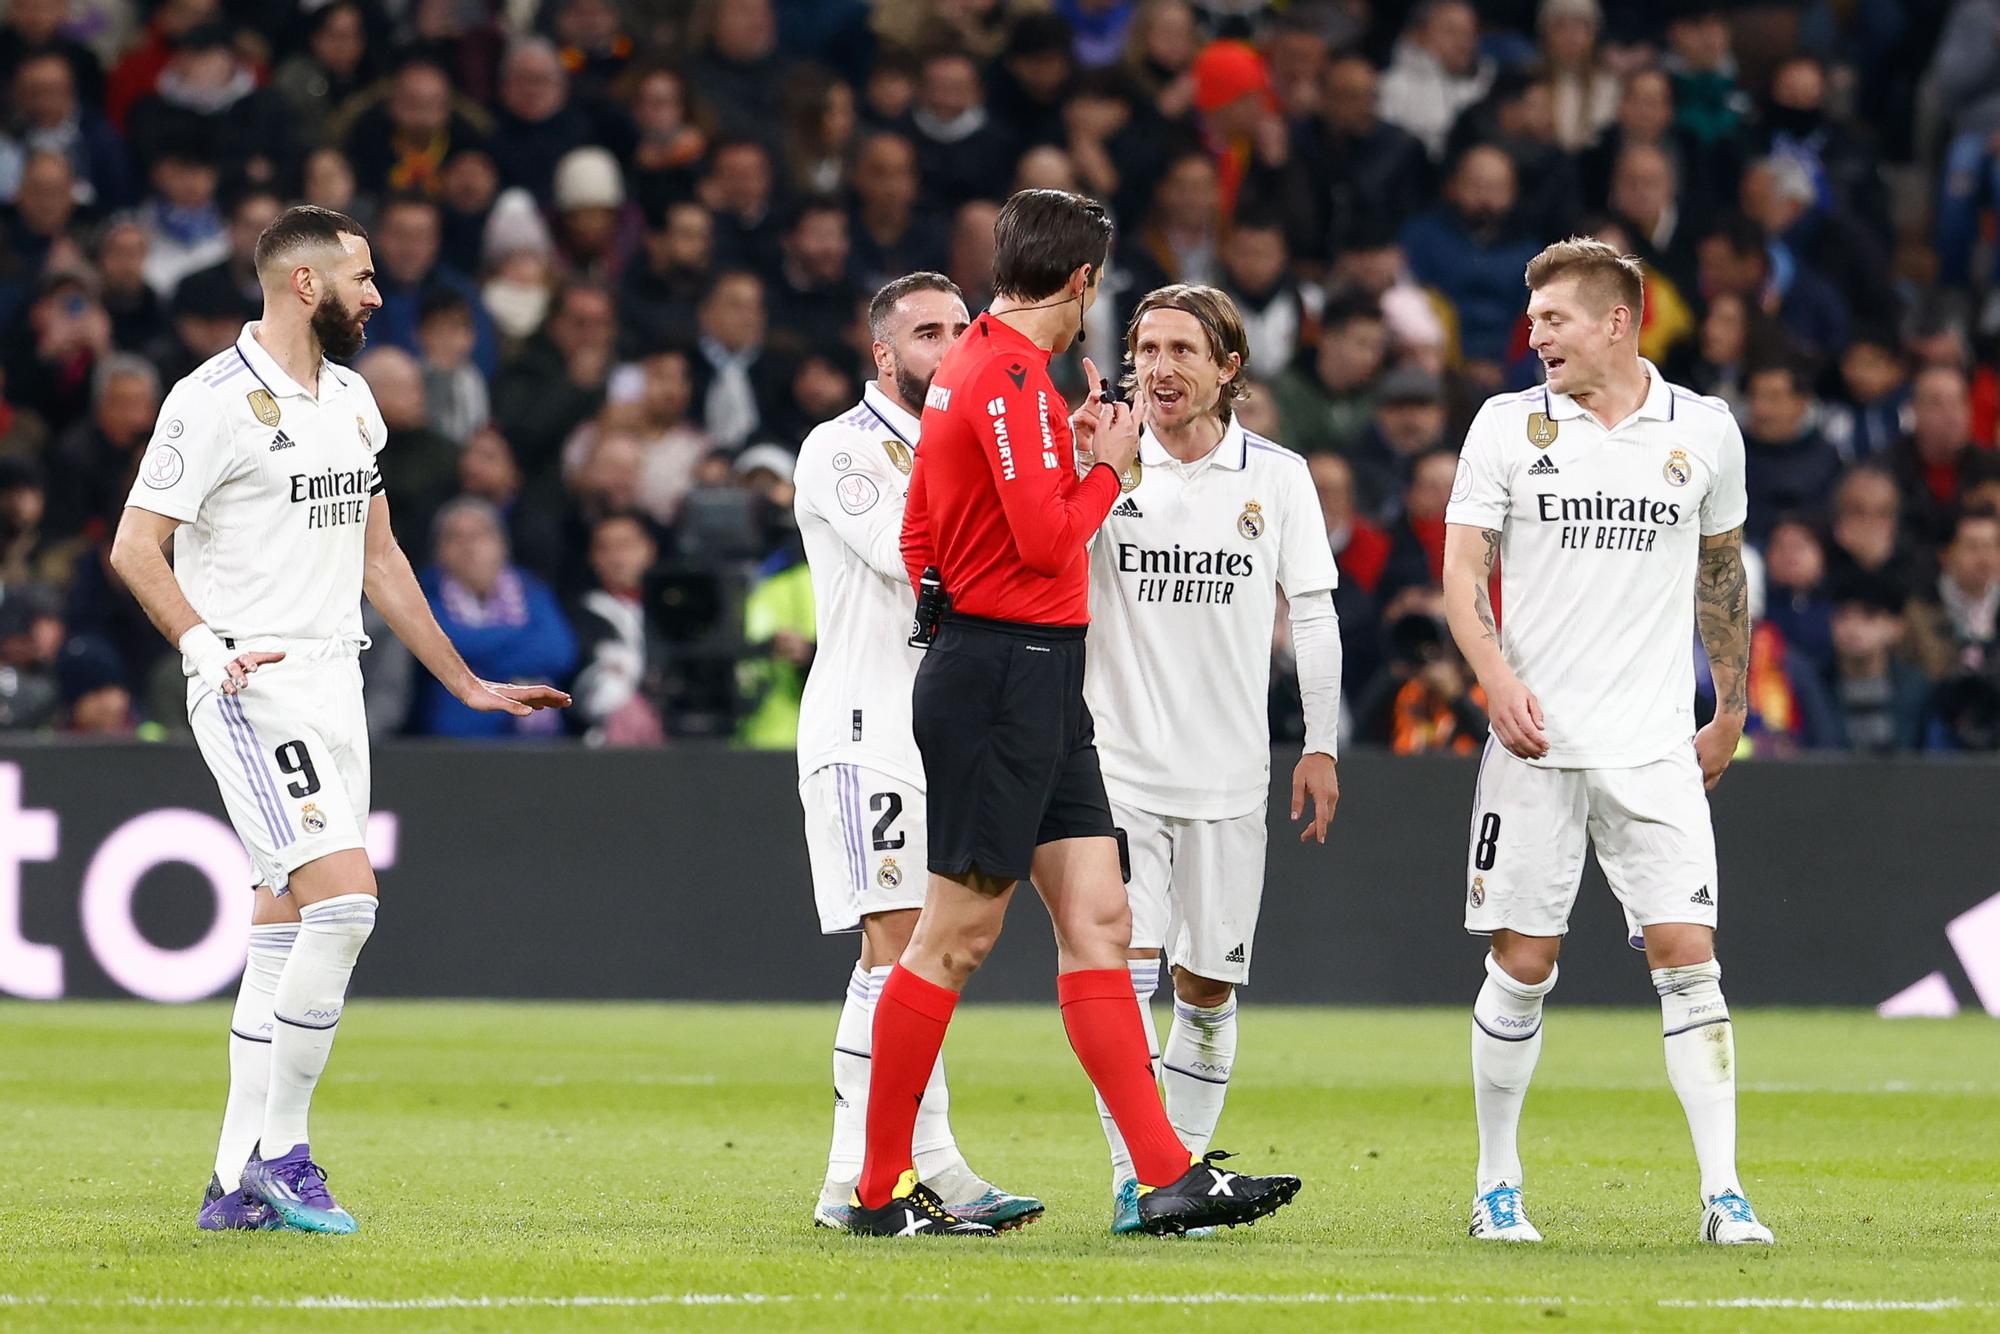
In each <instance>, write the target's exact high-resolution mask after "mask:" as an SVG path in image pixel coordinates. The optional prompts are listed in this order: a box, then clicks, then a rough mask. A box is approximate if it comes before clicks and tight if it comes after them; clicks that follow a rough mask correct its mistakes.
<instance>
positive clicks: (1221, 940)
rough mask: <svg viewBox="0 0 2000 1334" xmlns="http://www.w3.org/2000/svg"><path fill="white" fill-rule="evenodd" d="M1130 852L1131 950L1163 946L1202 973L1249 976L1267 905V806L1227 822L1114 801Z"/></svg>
mask: <svg viewBox="0 0 2000 1334" xmlns="http://www.w3.org/2000/svg"><path fill="white" fill-rule="evenodd" d="M1111 818H1112V820H1113V821H1114V822H1116V823H1117V825H1118V827H1119V828H1120V829H1123V830H1124V831H1125V841H1126V843H1127V845H1128V846H1129V848H1130V850H1131V856H1132V880H1131V882H1130V883H1129V884H1128V885H1126V887H1125V890H1126V894H1127V896H1128V897H1129V898H1130V899H1131V903H1132V948H1133V949H1136V950H1155V949H1156V950H1161V951H1163V952H1164V953H1165V954H1166V957H1167V960H1168V962H1170V963H1173V964H1178V965H1179V966H1180V967H1182V968H1185V969H1187V970H1188V971H1189V972H1191V973H1194V974H1196V975H1198V976H1201V977H1206V978H1211V979H1213V980H1215V981H1217V982H1228V983H1231V984H1233V985H1235V986H1242V985H1244V984H1245V983H1247V982H1249V980H1250V956H1251V953H1252V952H1253V951H1254V950H1255V948H1256V936H1257V913H1258V911H1259V910H1260V909H1261V908H1262V907H1263V906H1264V847H1265V842H1266V840H1267V839H1268V838H1269V835H1270V831H1269V829H1268V828H1267V826H1266V824H1265V812H1264V807H1263V806H1262V805H1261V804H1260V805H1259V806H1258V807H1257V809H1256V810H1254V811H1251V812H1249V813H1248V814H1245V815H1238V816H1234V817H1232V818H1230V819H1227V820H1183V819H1179V818H1176V817H1174V816H1168V815H1154V814H1152V813H1150V812H1147V811H1140V810H1134V809H1133V808H1132V807H1130V806H1125V805H1121V804H1120V803H1118V802H1116V801H1114V802H1112V803H1111Z"/></svg>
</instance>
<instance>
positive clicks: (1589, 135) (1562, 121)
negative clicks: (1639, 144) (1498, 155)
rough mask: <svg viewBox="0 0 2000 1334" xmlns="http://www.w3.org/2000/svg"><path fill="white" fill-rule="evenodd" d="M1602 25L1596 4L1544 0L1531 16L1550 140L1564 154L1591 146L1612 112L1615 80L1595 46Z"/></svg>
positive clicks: (1585, 0)
mask: <svg viewBox="0 0 2000 1334" xmlns="http://www.w3.org/2000/svg"><path fill="white" fill-rule="evenodd" d="M1603 25H1604V14H1603V11H1602V10H1600V9H1599V8H1598V5H1597V0H1543V3H1542V5H1541V9H1540V12H1539V13H1538V14H1537V15H1536V27H1537V28H1538V29H1539V30H1540V35H1541V48H1542V65H1543V69H1544V70H1545V72H1546V76H1547V78H1548V80H1549V91H1550V94H1551V95H1552V98H1553V106H1552V107H1551V109H1550V110H1551V114H1552V119H1553V124H1554V129H1555V141H1556V144H1557V145H1558V146H1559V147H1560V148H1561V149H1562V150H1563V151H1564V152H1565V153H1575V152H1579V151H1580V150H1582V149H1585V148H1588V147H1590V145H1591V144H1593V143H1595V142H1596V141H1597V137H1598V135H1600V134H1601V133H1603V132H1604V130H1605V128H1606V127H1607V126H1609V125H1610V124H1611V121H1612V117H1613V116H1614V115H1615V114H1616V112H1617V108H1618V101H1619V87H1618V77H1617V74H1616V72H1615V71H1614V70H1613V68H1612V65H1611V62H1610V61H1609V60H1607V59H1606V58H1605V53H1604V52H1603V51H1602V50H1601V49H1600V48H1599V46H1598V38H1599V37H1600V36H1601V35H1602V30H1603Z"/></svg>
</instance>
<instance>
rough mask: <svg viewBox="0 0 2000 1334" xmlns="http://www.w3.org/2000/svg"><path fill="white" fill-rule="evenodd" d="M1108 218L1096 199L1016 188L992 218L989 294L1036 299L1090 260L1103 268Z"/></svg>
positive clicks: (1050, 292) (1093, 265)
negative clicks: (991, 279)
mask: <svg viewBox="0 0 2000 1334" xmlns="http://www.w3.org/2000/svg"><path fill="white" fill-rule="evenodd" d="M1110 248H1111V217H1110V215H1109V214H1107V213H1106V212H1105V211H1104V205H1102V204H1100V203H1098V202H1097V201H1096V200H1095V199H1088V198H1085V197H1084V196H1083V195H1079V194H1072V193H1071V192H1069V191H1068V190H1021V191H1017V192H1016V193H1015V195H1014V197H1013V198H1012V199H1009V200H1008V201H1007V203H1006V205H1005V206H1004V207H1003V208H1002V209H1001V210H1000V216H999V217H998V218H996V219H995V220H994V222H993V295H995V296H1006V297H1015V298H1018V299H1021V300H1025V301H1036V300H1040V299H1041V298H1042V297H1045V296H1051V295H1053V294H1055V293H1056V292H1058V291H1060V290H1061V289H1062V286H1063V284H1064V283H1066V282H1068V281H1069V276H1070V275H1071V274H1072V273H1075V272H1076V271H1077V269H1078V268H1079V267H1081V266H1082V265H1085V264H1088V265H1090V270H1091V275H1092V277H1093V278H1094V277H1095V276H1096V275H1097V274H1099V273H1101V272H1103V270H1104V255H1105V252H1106V251H1107V250H1109V249H1110Z"/></svg>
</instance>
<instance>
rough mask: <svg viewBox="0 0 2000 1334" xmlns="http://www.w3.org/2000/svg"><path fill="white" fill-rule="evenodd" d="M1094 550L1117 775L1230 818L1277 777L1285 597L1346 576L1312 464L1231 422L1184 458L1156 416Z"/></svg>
mask: <svg viewBox="0 0 2000 1334" xmlns="http://www.w3.org/2000/svg"><path fill="white" fill-rule="evenodd" d="M1130 480H1131V479H1130V475H1129V474H1128V476H1127V482H1128V487H1127V489H1126V491H1125V494H1124V495H1122V496H1120V497H1119V498H1118V503H1117V504H1115V505H1113V506H1112V507H1111V514H1110V516H1109V517H1108V518H1106V519H1105V521H1104V526H1103V527H1102V528H1101V529H1099V530H1098V534H1097V540H1096V541H1095V542H1094V543H1093V544H1092V546H1091V551H1090V639H1089V648H1088V653H1087V654H1086V669H1085V674H1084V697H1085V698H1086V699H1087V700H1088V701H1089V704H1090V711H1091V715H1092V717H1093V718H1094V719H1095V721H1096V724H1097V753H1098V759H1099V763H1100V765H1101V766H1102V768H1103V771H1104V788H1105V791H1106V792H1107V793H1108V794H1109V795H1110V797H1111V799H1112V800H1113V801H1116V802H1119V803H1121V804H1123V805H1126V806H1133V807H1137V808H1138V809H1140V810H1143V811H1148V812H1151V813H1153V814H1156V815H1168V816H1175V817H1178V818H1181V819H1189V820H1221V819H1228V818H1231V817H1233V816H1238V815H1244V814H1247V813H1248V812H1250V811H1253V810H1255V809H1257V808H1258V806H1259V805H1260V804H1262V802H1263V801H1264V800H1265V796H1266V794H1267V792H1268V791H1269V787H1270V781H1271V728H1270V714H1269V712H1268V707H1269V705H1268V700H1269V695H1270V688H1271V634H1272V631H1273V629H1274V628H1275V627H1276V624H1277V616H1278V590H1279V589H1280V588H1283V589H1284V591H1285V593H1286V594H1287V596H1291V597H1297V596H1300V595H1303V594H1306V593H1314V592H1319V591H1321V590H1325V589H1330V588H1332V587H1333V586H1334V585H1335V584H1336V583H1338V582H1339V578H1340V576H1339V573H1338V571H1337V570H1336V568H1335V566H1334V560H1333V549H1332V548H1331V547H1330V546H1329V545H1328V544H1327V540H1326V521H1325V519H1324V517H1323V516H1322V514H1321V512H1320V507H1319V495H1318V493H1317V492H1316V491H1315V490H1314V489H1313V484H1312V475H1311V473H1310V472H1308V471H1307V469H1306V461H1305V459H1304V458H1302V457H1300V456H1299V455H1297V454H1294V453H1292V451H1290V450H1288V449H1283V448H1281V447H1279V446H1278V445H1275V444H1273V443H1271V442H1270V441H1269V440H1266V439H1264V438H1263V437H1262V436H1259V435H1255V434H1253V433H1251V432H1248V431H1245V430H1244V429H1243V426H1242V423H1241V422H1238V421H1236V420H1234V419H1233V418H1232V419H1231V421H1230V423H1229V427H1228V429H1227V430H1225V431H1224V432H1223V436H1222V442H1221V443H1220V444H1218V445H1217V446H1216V447H1215V449H1214V450H1212V451H1211V452H1210V453H1209V454H1208V455H1206V456H1205V457H1203V458H1200V459H1197V460H1196V461H1194V462H1193V463H1186V464H1184V463H1180V462H1178V461H1177V460H1175V459H1174V457H1173V456H1172V455H1170V454H1168V453H1167V451H1166V449H1165V448H1164V447H1163V446H1162V445H1161V444H1160V442H1159V440H1158V439H1157V438H1156V437H1155V436H1154V435H1153V432H1152V430H1151V429H1150V428H1149V429H1147V430H1146V431H1145V432H1144V433H1143V434H1142V435H1141V436H1140V440H1139V467H1138V481H1137V484H1136V485H1130Z"/></svg>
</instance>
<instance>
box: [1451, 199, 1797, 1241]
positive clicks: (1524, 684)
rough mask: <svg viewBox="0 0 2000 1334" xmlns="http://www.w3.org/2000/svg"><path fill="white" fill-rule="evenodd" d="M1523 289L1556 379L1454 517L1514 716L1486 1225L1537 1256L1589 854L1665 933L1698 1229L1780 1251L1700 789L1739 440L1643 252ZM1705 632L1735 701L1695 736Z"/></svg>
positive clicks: (1479, 617) (1720, 757) (1490, 1002)
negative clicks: (1754, 1188)
mask: <svg viewBox="0 0 2000 1334" xmlns="http://www.w3.org/2000/svg"><path fill="white" fill-rule="evenodd" d="M1527 285H1528V289H1529V300H1528V317H1529V321H1530V335H1529V343H1530V345H1531V346H1532V347H1533V348H1534V350H1535V353H1536V355H1537V356H1539V357H1540V358H1541V362H1542V366H1543V369H1544V372H1545V374H1546V377H1547V384H1546V386H1545V387H1542V388H1538V389H1532V390H1528V391H1526V392H1524V393H1518V394H1503V395H1501V396H1499V397H1497V398H1492V399H1489V400H1488V401H1487V403H1486V405H1485V406H1484V407H1482V408H1481V409H1480V410H1479V415H1478V416H1477V417H1475V418H1474V419H1473V422H1472V426H1471V428H1470V430H1468V431H1467V433H1466V439H1465V449H1464V451H1463V453H1462V454H1461V455H1460V461H1459V465H1458V478H1457V482H1456V484H1455V485H1454V487H1453V489H1452V497H1451V503H1450V505H1449V507H1448V508H1447V509H1446V511H1445V522H1446V529H1445V533H1446V536H1445V568H1444V581H1445V608H1446V612H1447V615H1448V616H1449V619H1450V622H1451V630H1452V634H1453V636H1454V637H1455V638H1456V639H1457V641H1458V645H1459V648H1460V649H1461V650H1463V652H1464V654H1465V658H1466V661H1467V662H1468V663H1470V664H1471V665H1472V668H1473V670H1474V671H1476V672H1477V673H1478V674H1479V683H1480V685H1482V686H1483V687H1485V690H1486V697H1487V712H1488V714H1489V716H1490V717H1491V719H1492V723H1493V734H1492V739H1491V740H1490V741H1489V742H1488V744H1487V748H1486V753H1485V755H1484V756H1483V757H1482V758H1481V761H1480V770H1479V779H1478V785H1477V788H1476V790H1475V792H1474V795H1473V799H1472V803H1473V811H1472V830H1471V850H1470V854H1469V864H1468V866H1467V868H1466V876H1467V908H1466V915H1465V925H1466V929H1467V930H1469V931H1472V932H1475V933H1480V934H1487V935H1490V936H1491V937H1492V950H1491V952H1490V953H1489V954H1488V955H1487V958H1486V974H1487V977H1486V983H1485V985H1484V986H1483V987H1482V988H1481V990H1480V992H1479V997H1478V999H1477V1000H1476V1001H1475V1003H1474V1005H1473V1012H1472V1018H1473V1027H1472V1082H1473V1098H1474V1104H1475V1107H1476V1110H1477V1113H1478V1121H1479V1168H1478V1173H1477V1178H1476V1188H1475V1190H1474V1202H1473V1210H1472V1228H1471V1231H1472V1235H1473V1236H1475V1237H1482V1238H1489V1239H1493V1240H1501V1241H1539V1240H1541V1234H1540V1233H1539V1232H1537V1231H1536V1230H1535V1228H1534V1225H1533V1224H1532V1223H1530V1222H1529V1221H1528V1218H1527V1214H1526V1213H1525V1212H1524V1211H1523V1209H1522V1203H1521V1159H1520V1153H1519V1150H1518V1147H1517V1143H1516V1141H1517V1134H1518V1127H1519V1124H1520V1117H1521V1104H1522V1102H1523V1100H1524V1099H1525V1098H1526V1096H1527V1091H1528V1081H1529V1078H1530V1076H1532V1075H1533V1073H1534V1068H1535V1060H1536V1057H1537V1056H1538V1055H1539V1054H1540V1051H1541V1043H1542V1037H1541V1031H1542V1002H1543V998H1544V997H1546V996H1547V995H1548V993H1549V991H1550V989H1551V988H1553V987H1554V986H1555V983H1556V956H1557V954H1558V953H1559V952H1560V949H1561V946H1562V938H1563V933H1564V932H1565V931H1566V930H1567V929H1568V925H1569V913H1570V909H1571V907H1572V905H1573V904H1574V903H1575V901H1576V893H1577V880H1578V876H1579V875H1580V874H1581V872H1582V870H1583V858H1584V849H1585V844H1586V842H1588V843H1592V844H1595V845H1596V848H1597V860H1598V863H1599V864H1600V865H1601V866H1602V867H1603V868H1604V875H1605V878H1606V879H1607V880H1608V881H1610V883H1611V888H1612V891H1613V892H1614V893H1615V894H1617V896H1618V898H1619V900H1620V901H1621V902H1622V904H1623V905H1624V907H1625V909H1626V911H1627V912H1628V913H1629V914H1630V915H1631V917H1632V919H1633V920H1634V921H1636V922H1637V923H1638V926H1639V929H1640V930H1641V931H1642V932H1643V934H1644V938H1645V947H1646V959H1647V963H1648V964H1649V965H1650V967H1651V968H1652V974H1653V985H1654V989H1655V990H1656V991H1657V992H1658V994H1659V997H1660V1007H1661V1015H1662V1021H1663V1032H1664V1034H1665V1041H1666V1063H1667V1077H1668V1081H1669V1082H1670V1083H1671V1084H1672V1085H1673V1089H1674V1092H1675V1093H1676V1094H1677V1095H1679V1097H1680V1101H1681V1106H1682V1108H1683V1109H1684V1110H1685V1111H1686V1113H1687V1119H1688V1126H1689V1129H1690V1131H1691V1132H1692V1136H1693V1139H1694V1150H1695V1159H1696V1161H1697V1164H1698V1166H1699V1169H1700V1174H1701V1202H1702V1222H1701V1227H1700V1233H1699V1235H1700V1237H1701V1239H1702V1240H1703V1241H1708V1242H1717V1243H1722V1244H1740V1243H1745V1242H1757V1243H1763V1244H1767V1245H1768V1244H1769V1243H1770V1241H1771V1232H1770V1230H1769V1229H1768V1228H1766V1227H1765V1226H1764V1225H1763V1224H1762V1223H1760V1222H1758V1221H1757V1216H1756V1214H1755V1213H1754V1212H1753V1211H1752V1210H1751V1208H1750V1204H1749V1201H1747V1200H1745V1199H1744V1198H1743V1192H1742V1188H1741V1184H1740V1181H1739V1179H1738V1177H1737V1174H1736V1061H1735V1047H1734V1041H1733V1038H1732V1034H1731V1029H1730V1023H1729V1007H1728V1005H1727V1004H1726V1003H1725V1001H1724V1000H1723V996H1722V985H1721V982H1722V969H1721V966H1720V965H1719V964H1718V963H1717V962H1716V959H1715V921H1716V902H1717V900H1718V899H1719V898H1720V886H1719V885H1718V884H1717V880H1716V867H1715V835H1714V832H1713V829H1712V828H1711V826H1710V823H1709V811H1708V801H1707V797H1706V795H1705V793H1704V787H1709V788H1712V787H1714V786H1715V784H1716V782H1717V781H1718V780H1719V779H1720V778H1721V777H1722V773H1723V770H1724V769H1726V768H1727V767H1728V766H1729V761H1730V758H1731V756H1733V755H1734V754H1735V751H1736V744H1737V742H1738V740H1740V739H1741V737H1742V734H1743V724H1744V717H1745V714H1746V712H1747V703H1748V673H1749V655H1750V613H1749V602H1748V598H1747V594H1746V585H1745V580H1744V573H1743V517H1744V513H1745V509H1746V500H1745V493H1744V478H1743V436H1742V433H1741V432H1740V431H1738V429H1737V426H1736V422H1735V421H1734V420H1733V419H1732V418H1731V417H1730V415H1729V410H1728V408H1727V407H1725V406H1724V405H1723V403H1722V402H1721V400H1719V399H1713V398H1703V397H1701V396H1699V395H1697V394H1694V393H1692V392H1690V391H1689V390H1686V389H1683V388H1681V387H1680V386H1679V385H1672V384H1668V383H1667V381H1666V380H1665V379H1664V378H1662V377H1661V375H1660V373H1659V371H1658V370H1657V369H1656V368H1655V367H1654V366H1653V365H1652V364H1651V363H1650V362H1646V361H1643V360H1641V359H1640V357H1639V353H1638V341H1639V326H1640V319H1641V316H1642V313H1643V310H1644V305H1643V301H1644V291H1643V283H1642V279H1641V273H1640V269H1639V265H1638V262H1637V261H1636V260H1633V259H1631V258H1630V257H1620V256H1619V254H1618V252H1617V251H1615V250H1613V249H1612V248H1611V247H1610V246H1607V245H1605V244H1603V243H1602V242H1600V241H1590V240H1575V239H1572V240H1569V241H1563V242H1559V243H1557V244H1555V245H1552V246H1550V247H1549V248H1548V249H1546V250H1544V251H1543V252H1542V253H1541V254H1540V255H1538V256H1536V257H1535V259H1534V260H1533V261H1532V262H1531V263H1530V264H1529V265H1528V270H1527ZM1496 556H1498V557H1499V559H1500V567H1501V593H1502V597H1501V609H1502V615H1503V617H1504V619H1503V620H1502V622H1501V628H1500V629H1498V630H1496V629H1495V618H1494V614H1493V606H1492V602H1491V598H1490V596H1489V592H1488V584H1489V581H1490V579H1491V577H1492V572H1493V564H1494V559H1495V557H1496ZM1697 625H1699V627H1700V633H1701V640H1702V644H1703V646H1704V647H1705V648H1706V649H1707V651H1708V658H1709V663H1710V666H1711V668H1712V670H1713V672H1714V676H1715V693H1716V701H1717V710H1716V714H1715V718H1714V720H1713V721H1712V722H1710V723H1708V724H1707V725H1706V726H1704V727H1703V728H1702V729H1701V730H1700V731H1699V732H1696V731H1695V727H1694V665H1693V660H1692V654H1691V653H1690V650H1689V640H1690V639H1691V638H1692V637H1693V635H1694V633H1695V629H1696V626H1697Z"/></svg>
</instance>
